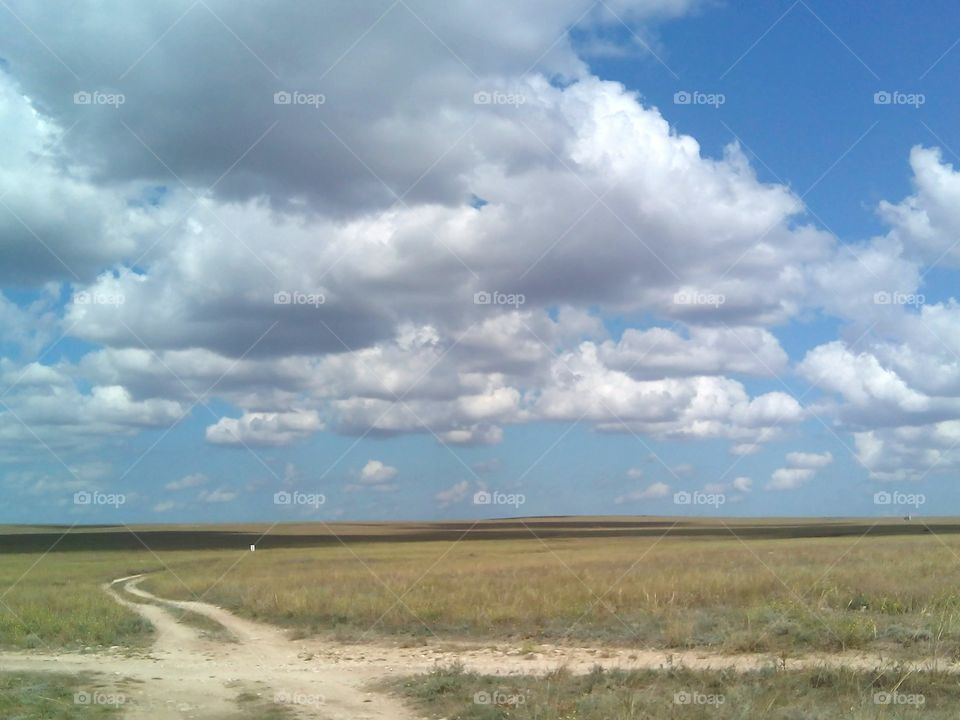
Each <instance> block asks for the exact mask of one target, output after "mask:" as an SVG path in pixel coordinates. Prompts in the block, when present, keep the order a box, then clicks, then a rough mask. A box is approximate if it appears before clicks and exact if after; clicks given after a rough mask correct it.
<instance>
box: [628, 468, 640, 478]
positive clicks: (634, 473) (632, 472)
mask: <svg viewBox="0 0 960 720" xmlns="http://www.w3.org/2000/svg"><path fill="white" fill-rule="evenodd" d="M627 477H628V478H630V479H631V480H639V479H640V478H642V477H643V470H642V469H640V468H638V467H632V468H630V469H629V470H627Z"/></svg>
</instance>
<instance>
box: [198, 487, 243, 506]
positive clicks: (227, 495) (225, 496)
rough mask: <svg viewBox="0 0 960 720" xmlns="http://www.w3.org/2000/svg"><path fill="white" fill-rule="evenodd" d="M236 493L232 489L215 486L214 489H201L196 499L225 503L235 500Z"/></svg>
mask: <svg viewBox="0 0 960 720" xmlns="http://www.w3.org/2000/svg"><path fill="white" fill-rule="evenodd" d="M236 497H237V494H236V493H235V492H234V491H233V490H228V489H227V488H217V489H216V490H202V491H201V492H200V494H199V495H197V499H198V500H200V502H207V503H225V502H230V501H231V500H235V499H236Z"/></svg>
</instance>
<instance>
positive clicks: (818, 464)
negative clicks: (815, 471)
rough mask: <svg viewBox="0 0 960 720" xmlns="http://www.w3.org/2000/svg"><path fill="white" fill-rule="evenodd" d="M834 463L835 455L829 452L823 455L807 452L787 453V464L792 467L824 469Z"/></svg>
mask: <svg viewBox="0 0 960 720" xmlns="http://www.w3.org/2000/svg"><path fill="white" fill-rule="evenodd" d="M832 462H833V455H832V454H831V453H828V452H825V453H821V454H819V455H818V454H817V453H805V452H792V453H787V464H788V465H790V467H796V468H822V467H826V466H827V465H829V464H830V463H832Z"/></svg>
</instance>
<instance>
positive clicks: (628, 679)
mask: <svg viewBox="0 0 960 720" xmlns="http://www.w3.org/2000/svg"><path fill="white" fill-rule="evenodd" d="M388 687H391V688H392V689H393V690H394V691H396V692H399V693H400V694H402V695H403V696H404V697H406V698H407V699H408V700H409V701H410V702H412V703H413V704H414V705H415V706H416V707H417V708H418V709H419V710H421V711H422V712H424V713H426V714H427V716H429V717H432V718H448V719H449V720H507V719H510V720H573V719H576V720H662V719H663V718H678V719H679V718H683V719H693V720H707V719H709V720H759V719H761V718H766V719H769V720H827V719H828V718H829V719H831V720H832V719H833V718H844V720H867V719H868V718H869V719H878V720H879V719H880V718H883V719H884V720H893V719H904V720H905V719H907V718H927V719H928V720H947V719H948V718H950V719H951V720H952V719H953V718H956V717H957V708H958V707H960V679H958V678H957V677H955V676H951V675H947V674H943V673H919V674H911V673H908V672H898V671H893V670H891V671H889V672H883V673H877V674H867V673H857V672H853V671H843V670H806V671H790V672H778V671H775V670H772V669H771V670H769V671H758V672H751V673H734V672H694V671H688V670H683V669H675V670H662V671H654V670H650V671H634V672H618V671H603V670H599V669H598V670H595V671H594V672H592V673H589V674H587V675H579V676H576V675H571V674H569V673H566V672H563V671H559V672H555V673H553V674H550V675H548V676H545V677H515V676H511V677H492V676H483V675H477V674H474V673H467V672H464V671H463V670H462V668H459V667H450V668H446V669H439V670H436V671H434V672H432V673H430V674H427V675H421V676H416V677H412V678H405V679H402V680H395V681H392V682H391V683H390V685H389V686H388Z"/></svg>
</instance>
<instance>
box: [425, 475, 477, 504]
mask: <svg viewBox="0 0 960 720" xmlns="http://www.w3.org/2000/svg"><path fill="white" fill-rule="evenodd" d="M469 491H470V483H468V482H467V481H466V480H461V481H460V482H458V483H456V484H455V485H451V486H450V487H448V488H447V489H446V490H441V491H440V492H438V493H437V494H436V495H434V496H433V497H434V499H435V500H436V501H437V503H438V504H439V505H440V507H442V508H445V507H447V506H449V505H453V504H454V503H458V502H460V501H461V500H463V499H464V498H465V497H466V496H467V493H468V492H469Z"/></svg>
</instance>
